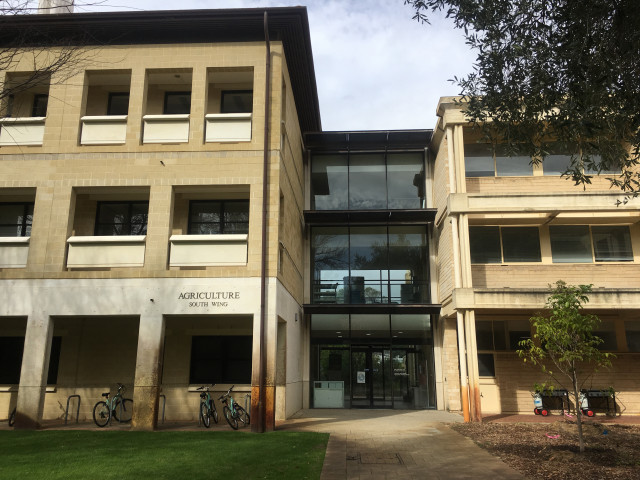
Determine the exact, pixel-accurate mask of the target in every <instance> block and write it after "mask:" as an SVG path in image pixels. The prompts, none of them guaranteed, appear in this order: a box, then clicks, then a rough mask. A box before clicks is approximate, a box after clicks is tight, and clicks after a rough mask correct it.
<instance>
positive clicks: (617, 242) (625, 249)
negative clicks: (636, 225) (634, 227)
mask: <svg viewBox="0 0 640 480" xmlns="http://www.w3.org/2000/svg"><path fill="white" fill-rule="evenodd" d="M591 236H592V237H593V253H594V255H595V258H596V262H632V261H633V251H632V250H631V235H630V232H629V227H626V226H597V227H591Z"/></svg>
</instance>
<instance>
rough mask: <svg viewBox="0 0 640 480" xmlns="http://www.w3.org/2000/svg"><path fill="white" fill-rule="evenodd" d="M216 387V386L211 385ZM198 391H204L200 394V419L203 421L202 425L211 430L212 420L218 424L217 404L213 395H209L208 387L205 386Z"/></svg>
mask: <svg viewBox="0 0 640 480" xmlns="http://www.w3.org/2000/svg"><path fill="white" fill-rule="evenodd" d="M211 386H212V387H215V385H211ZM198 390H202V393H200V418H201V419H202V424H203V425H204V426H205V427H207V428H209V425H211V419H212V418H213V421H214V422H216V423H218V410H216V402H214V401H213V398H211V394H210V393H209V387H208V386H207V385H203V386H201V387H198Z"/></svg>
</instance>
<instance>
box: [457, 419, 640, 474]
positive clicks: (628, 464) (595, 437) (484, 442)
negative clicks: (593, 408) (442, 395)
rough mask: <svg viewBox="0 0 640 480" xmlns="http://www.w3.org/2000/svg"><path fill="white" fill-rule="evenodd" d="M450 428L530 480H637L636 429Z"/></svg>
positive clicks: (569, 425) (560, 425)
mask: <svg viewBox="0 0 640 480" xmlns="http://www.w3.org/2000/svg"><path fill="white" fill-rule="evenodd" d="M451 427H452V428H453V429H454V430H455V431H457V432H459V433H461V434H463V435H465V436H467V437H469V438H471V439H472V440H473V441H474V442H476V443H477V444H478V445H479V446H481V447H482V448H485V449H486V450H488V451H489V452H490V453H491V454H493V455H495V456H497V457H499V458H501V459H502V460H503V461H504V462H505V463H506V464H508V465H509V466H511V467H513V468H514V469H516V470H518V471H519V472H521V473H522V474H524V475H525V477H526V478H531V479H550V478H554V479H556V478H562V479H564V480H574V479H575V480H584V479H585V478H607V479H610V478H614V479H624V480H627V479H628V480H637V479H638V478H640V426H639V425H603V424H599V423H589V424H585V425H584V434H585V435H584V439H585V446H586V450H585V453H584V454H580V453H579V449H578V427H577V426H576V424H575V422H569V421H564V420H560V421H558V422H555V423H550V424H549V423H548V424H535V423H481V424H477V423H459V424H453V425H451Z"/></svg>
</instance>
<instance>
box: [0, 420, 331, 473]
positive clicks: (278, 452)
mask: <svg viewBox="0 0 640 480" xmlns="http://www.w3.org/2000/svg"><path fill="white" fill-rule="evenodd" d="M328 439H329V435H327V434H321V433H293V432H273V433H265V434H250V433H244V432H108V431H107V432H95V431H42V432H38V431H36V432H32V431H0V479H2V480H4V479H11V480H15V479H31V480H49V479H83V480H84V479H91V480H102V479H111V478H114V479H115V478H120V479H128V478H132V479H135V480H140V479H146V478H149V479H171V480H181V479H183V478H185V479H187V478H188V479H191V478H192V479H200V478H220V479H225V480H229V479H236V478H237V479H254V478H269V479H296V480H298V479H304V478H308V479H319V478H320V472H321V471H322V462H323V460H324V454H325V449H326V446H327V441H328Z"/></svg>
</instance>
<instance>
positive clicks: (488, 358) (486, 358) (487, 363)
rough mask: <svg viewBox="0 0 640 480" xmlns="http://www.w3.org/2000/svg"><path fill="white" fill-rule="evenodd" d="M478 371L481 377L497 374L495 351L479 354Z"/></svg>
mask: <svg viewBox="0 0 640 480" xmlns="http://www.w3.org/2000/svg"><path fill="white" fill-rule="evenodd" d="M478 373H479V375H480V376H481V377H495V376H496V365H495V359H494V358H493V353H479V354H478Z"/></svg>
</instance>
